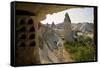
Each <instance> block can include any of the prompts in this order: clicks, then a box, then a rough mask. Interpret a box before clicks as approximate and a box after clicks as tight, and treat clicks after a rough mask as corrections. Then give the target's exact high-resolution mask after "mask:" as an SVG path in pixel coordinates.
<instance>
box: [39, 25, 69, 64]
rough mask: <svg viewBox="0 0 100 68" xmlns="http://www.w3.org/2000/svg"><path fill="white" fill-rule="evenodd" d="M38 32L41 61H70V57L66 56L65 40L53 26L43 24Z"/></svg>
mask: <svg viewBox="0 0 100 68" xmlns="http://www.w3.org/2000/svg"><path fill="white" fill-rule="evenodd" d="M38 33H39V55H40V62H41V63H61V62H70V60H69V59H68V58H70V57H68V58H67V59H66V57H65V55H66V54H65V53H66V51H65V49H64V46H63V41H62V40H61V38H60V37H59V36H58V35H57V33H56V32H55V31H54V30H53V29H52V28H50V27H47V26H45V25H42V26H41V28H40V29H39V32H38Z"/></svg>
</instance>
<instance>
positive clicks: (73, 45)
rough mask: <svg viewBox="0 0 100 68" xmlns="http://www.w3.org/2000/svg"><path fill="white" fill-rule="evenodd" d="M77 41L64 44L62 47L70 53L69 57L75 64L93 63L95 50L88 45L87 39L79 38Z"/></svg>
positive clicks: (88, 40)
mask: <svg viewBox="0 0 100 68" xmlns="http://www.w3.org/2000/svg"><path fill="white" fill-rule="evenodd" d="M78 39H80V40H78V41H72V42H65V43H64V46H65V48H66V50H67V51H69V52H70V53H71V57H72V59H73V60H75V61H76V62H83V61H95V49H94V47H93V44H90V42H91V39H90V38H88V37H79V38H78Z"/></svg>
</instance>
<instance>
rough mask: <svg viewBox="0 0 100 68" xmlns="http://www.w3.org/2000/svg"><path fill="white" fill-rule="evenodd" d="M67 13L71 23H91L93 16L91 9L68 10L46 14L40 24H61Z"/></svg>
mask: <svg viewBox="0 0 100 68" xmlns="http://www.w3.org/2000/svg"><path fill="white" fill-rule="evenodd" d="M66 13H68V14H69V17H70V19H71V23H83V22H89V23H93V19H94V15H93V13H94V12H93V8H92V7H91V8H90V7H89V8H72V9H68V10H64V11H61V12H57V13H53V14H47V15H46V19H45V20H42V21H41V23H43V24H46V23H48V24H52V22H54V23H55V24H58V23H62V22H63V21H64V18H65V14H66Z"/></svg>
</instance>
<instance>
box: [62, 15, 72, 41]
mask: <svg viewBox="0 0 100 68" xmlns="http://www.w3.org/2000/svg"><path fill="white" fill-rule="evenodd" d="M63 24H64V39H65V40H66V41H72V40H73V39H72V29H71V20H70V17H69V15H68V13H66V14H65V19H64V22H63Z"/></svg>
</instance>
